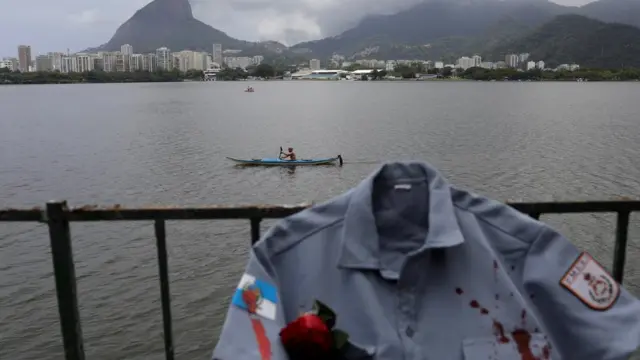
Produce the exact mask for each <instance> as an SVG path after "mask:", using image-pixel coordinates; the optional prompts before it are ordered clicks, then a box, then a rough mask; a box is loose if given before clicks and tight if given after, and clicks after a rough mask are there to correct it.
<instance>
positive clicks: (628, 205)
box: [507, 200, 640, 214]
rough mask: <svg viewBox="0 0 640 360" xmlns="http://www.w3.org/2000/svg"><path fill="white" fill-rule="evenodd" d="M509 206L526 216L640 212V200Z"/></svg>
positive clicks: (520, 203)
mask: <svg viewBox="0 0 640 360" xmlns="http://www.w3.org/2000/svg"><path fill="white" fill-rule="evenodd" d="M507 204H508V205H509V206H511V207H513V208H515V209H517V210H518V211H521V212H523V213H526V214H570V213H603V212H614V213H618V212H634V211H640V200H607V201H570V202H564V201H563V202H508V203H507Z"/></svg>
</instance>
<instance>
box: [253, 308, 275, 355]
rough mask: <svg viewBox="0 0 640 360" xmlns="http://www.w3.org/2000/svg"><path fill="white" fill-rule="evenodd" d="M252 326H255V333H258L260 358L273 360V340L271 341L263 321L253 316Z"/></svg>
mask: <svg viewBox="0 0 640 360" xmlns="http://www.w3.org/2000/svg"><path fill="white" fill-rule="evenodd" d="M251 326H252V327H253V333H254V334H255V335H256V341H257V342H258V350H259V351H260V359H261V360H271V342H269V338H268V337H267V331H266V330H265V328H264V326H263V325H262V322H261V321H260V319H258V318H252V319H251Z"/></svg>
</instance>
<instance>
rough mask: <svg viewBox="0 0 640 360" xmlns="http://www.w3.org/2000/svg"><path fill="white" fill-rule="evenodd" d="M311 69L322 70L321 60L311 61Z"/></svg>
mask: <svg viewBox="0 0 640 360" xmlns="http://www.w3.org/2000/svg"><path fill="white" fill-rule="evenodd" d="M309 68H310V69H311V70H320V60H318V59H311V60H310V61H309Z"/></svg>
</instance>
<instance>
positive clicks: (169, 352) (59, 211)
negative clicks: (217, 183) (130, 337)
mask: <svg viewBox="0 0 640 360" xmlns="http://www.w3.org/2000/svg"><path fill="white" fill-rule="evenodd" d="M509 205H511V206H512V207H514V208H515V209H517V210H519V211H521V212H523V213H526V214H528V215H529V216H531V217H533V218H535V219H539V218H540V215H541V214H568V213H616V214H617V224H616V241H615V248H614V259H613V276H614V278H615V279H616V280H617V281H618V282H620V283H622V278H623V274H624V267H625V261H626V259H625V257H626V250H627V238H628V229H629V216H630V214H631V213H632V212H635V211H640V200H638V201H636V200H621V201H592V202H543V203H522V202H520V203H509ZM306 207H308V205H295V206H245V207H222V206H211V207H191V208H180V207H156V208H141V209H129V208H123V207H121V206H119V205H116V206H113V207H108V208H101V207H96V206H83V207H78V208H68V207H67V203H66V202H65V201H61V202H49V203H47V204H46V207H45V208H44V209H42V208H38V207H36V208H32V209H5V210H0V222H43V223H46V224H47V225H48V227H49V238H50V242H51V254H52V258H53V269H54V277H55V283H56V294H57V298H58V311H59V314H60V326H61V330H62V340H63V345H64V352H65V359H66V360H84V359H85V353H84V347H83V337H82V327H81V322H80V314H79V310H78V297H77V295H76V275H75V265H74V261H73V251H72V247H71V232H70V222H73V221H154V229H155V237H156V248H157V252H158V269H159V275H160V297H161V303H162V320H163V328H164V348H165V356H166V359H167V360H173V359H174V346H173V331H172V320H171V302H170V298H171V297H170V291H169V263H168V259H167V246H166V227H165V223H166V221H167V220H220V219H245V220H249V223H250V226H251V243H252V244H253V243H255V242H256V241H258V239H259V238H260V222H261V221H262V219H267V218H282V217H286V216H289V215H292V214H294V213H296V212H299V211H301V210H304V209H305V208H306Z"/></svg>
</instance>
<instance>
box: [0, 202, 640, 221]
mask: <svg viewBox="0 0 640 360" xmlns="http://www.w3.org/2000/svg"><path fill="white" fill-rule="evenodd" d="M507 204H508V205H510V206H512V207H513V208H515V209H517V210H519V211H521V212H523V213H526V214H532V215H533V214H561V213H602V212H634V211H640V200H619V201H616V200H608V201H570V202H539V203H535V202H507ZM311 205H312V204H300V205H249V206H201V207H178V206H175V207H172V206H155V207H145V208H124V207H121V206H118V205H116V206H112V207H98V206H89V205H87V206H80V207H75V208H71V209H69V210H68V211H66V212H65V213H66V214H67V216H68V219H69V221H136V220H138V221H140V220H209V219H247V218H249V219H250V218H264V219H267V218H272V219H274V218H281V217H285V216H289V215H292V214H295V213H297V212H299V211H302V210H304V209H306V208H308V207H309V206H311ZM2 221H12V222H18V221H46V212H45V211H44V210H43V209H41V208H38V207H35V208H31V209H4V210H0V222H2Z"/></svg>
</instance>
